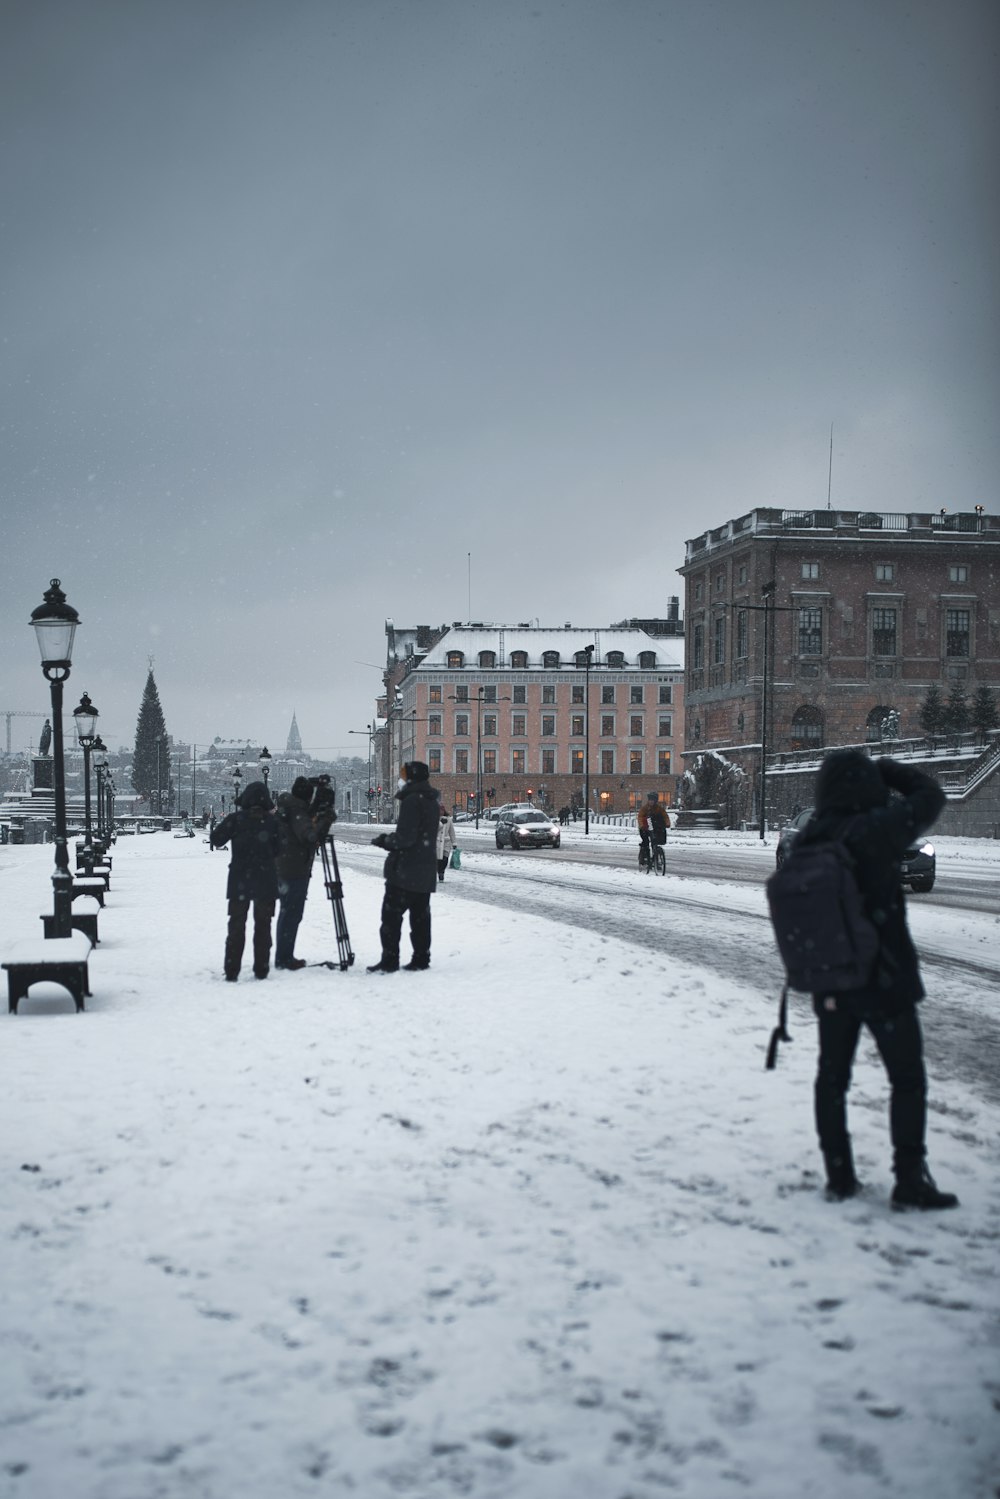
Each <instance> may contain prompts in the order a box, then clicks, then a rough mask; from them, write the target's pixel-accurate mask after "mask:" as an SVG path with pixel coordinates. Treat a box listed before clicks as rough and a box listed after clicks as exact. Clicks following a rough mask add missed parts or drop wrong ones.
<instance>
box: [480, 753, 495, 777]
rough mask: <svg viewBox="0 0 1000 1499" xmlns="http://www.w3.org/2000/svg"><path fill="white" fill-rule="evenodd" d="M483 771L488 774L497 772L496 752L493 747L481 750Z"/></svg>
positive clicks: (491, 774) (493, 774) (492, 774)
mask: <svg viewBox="0 0 1000 1499" xmlns="http://www.w3.org/2000/svg"><path fill="white" fill-rule="evenodd" d="M483 771H484V773H485V774H486V775H488V776H495V775H496V773H497V752H496V750H495V749H487V750H483Z"/></svg>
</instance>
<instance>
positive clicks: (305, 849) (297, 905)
mask: <svg viewBox="0 0 1000 1499" xmlns="http://www.w3.org/2000/svg"><path fill="white" fill-rule="evenodd" d="M315 789H316V788H315V787H314V784H313V782H312V781H310V780H309V779H308V778H307V777H306V776H298V777H297V778H296V779H295V781H293V783H292V789H291V791H282V793H281V794H280V796H279V797H278V812H277V824H278V837H279V844H278V859H277V865H276V868H277V874H278V902H279V905H278V922H277V926H276V927H275V932H274V966H275V968H284V969H288V970H289V971H290V972H292V973H295V972H297V971H298V970H299V969H300V968H304V967H305V966H306V960H305V958H297V957H296V956H295V938H296V936H297V934H298V930H299V923H300V922H301V920H302V913H303V911H304V910H305V905H306V898H307V896H308V894H309V879H310V876H311V875H312V867H313V864H314V863H315V862H316V850H317V848H318V847H319V845H320V843H322V841H323V839H324V838H325V837H326V835H327V833H328V832H329V831H330V826H331V824H332V823H333V822H335V821H336V817H337V814H336V812H335V811H334V808H333V802H332V799H331V798H326V799H322V800H321V805H320V806H319V807H317V806H316V805H315V803H316V798H315V796H314V791H315Z"/></svg>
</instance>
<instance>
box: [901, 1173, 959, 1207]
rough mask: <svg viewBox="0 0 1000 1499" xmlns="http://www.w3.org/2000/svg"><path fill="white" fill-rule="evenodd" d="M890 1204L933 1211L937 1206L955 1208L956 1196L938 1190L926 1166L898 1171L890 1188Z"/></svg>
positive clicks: (956, 1204) (956, 1203) (956, 1205)
mask: <svg viewBox="0 0 1000 1499" xmlns="http://www.w3.org/2000/svg"><path fill="white" fill-rule="evenodd" d="M892 1205H893V1207H894V1208H896V1209H898V1210H899V1211H902V1210H903V1209H904V1208H921V1209H922V1210H923V1211H925V1212H928V1211H933V1210H936V1209H938V1208H957V1207H958V1198H957V1197H956V1196H955V1194H954V1192H939V1191H938V1189H937V1184H936V1183H935V1181H934V1178H933V1177H932V1176H931V1174H930V1172H929V1171H928V1169H927V1167H926V1166H918V1167H917V1168H916V1169H913V1170H910V1171H907V1172H905V1173H900V1175H899V1176H898V1177H897V1178H896V1185H895V1186H894V1187H893V1189H892Z"/></svg>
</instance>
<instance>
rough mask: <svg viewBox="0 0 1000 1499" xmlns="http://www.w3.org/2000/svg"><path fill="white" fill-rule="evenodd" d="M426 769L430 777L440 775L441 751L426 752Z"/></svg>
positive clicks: (431, 750)
mask: <svg viewBox="0 0 1000 1499" xmlns="http://www.w3.org/2000/svg"><path fill="white" fill-rule="evenodd" d="M427 769H428V770H429V771H430V773H431V775H432V776H433V775H439V774H440V772H441V751H440V750H439V749H429V750H428V751H427Z"/></svg>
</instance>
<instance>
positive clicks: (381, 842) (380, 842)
mask: <svg viewBox="0 0 1000 1499" xmlns="http://www.w3.org/2000/svg"><path fill="white" fill-rule="evenodd" d="M372 843H373V844H374V846H375V847H376V848H385V847H386V841H385V834H384V833H379V835H378V837H377V838H373V839H372Z"/></svg>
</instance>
